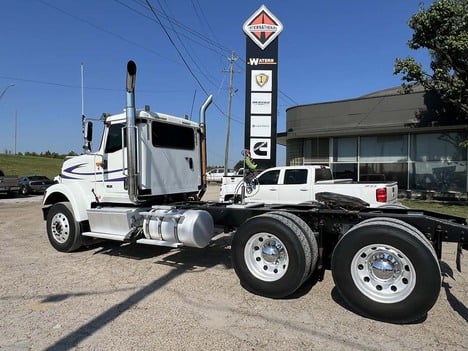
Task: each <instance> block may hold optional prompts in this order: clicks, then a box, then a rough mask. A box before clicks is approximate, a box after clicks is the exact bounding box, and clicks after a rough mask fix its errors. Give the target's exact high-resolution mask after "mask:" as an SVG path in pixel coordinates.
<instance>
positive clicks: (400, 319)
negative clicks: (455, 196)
mask: <svg viewBox="0 0 468 351" xmlns="http://www.w3.org/2000/svg"><path fill="white" fill-rule="evenodd" d="M398 222H401V221H398V220H391V219H390V220H389V219H386V218H383V219H382V218H381V219H377V218H376V219H372V220H368V221H364V222H362V223H360V224H358V225H356V226H354V227H353V228H351V229H350V230H349V231H348V232H347V233H346V234H345V235H344V236H343V237H342V238H341V239H340V240H339V242H338V243H337V245H336V246H335V249H334V251H333V256H332V264H331V266H332V274H333V279H334V281H335V285H336V287H337V289H338V291H339V293H340V295H341V296H342V297H343V299H344V300H345V301H346V302H347V304H348V305H349V306H350V307H351V308H352V309H353V310H355V311H356V312H357V313H359V314H361V315H363V316H366V317H370V318H374V319H377V320H381V321H385V322H391V323H409V322H413V321H416V320H418V319H420V318H422V317H424V316H425V315H426V313H427V312H428V311H429V310H430V309H431V308H432V306H433V305H434V304H435V302H436V300H437V298H438V296H439V292H440V286H441V273H440V267H439V263H438V260H437V257H436V256H435V253H434V249H433V248H432V247H431V246H430V244H429V243H428V241H427V239H426V238H425V237H423V235H422V233H418V230H417V229H416V228H414V227H412V226H410V225H408V224H406V223H405V224H404V225H403V224H401V223H398Z"/></svg>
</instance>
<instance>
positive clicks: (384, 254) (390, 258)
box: [351, 244, 416, 303]
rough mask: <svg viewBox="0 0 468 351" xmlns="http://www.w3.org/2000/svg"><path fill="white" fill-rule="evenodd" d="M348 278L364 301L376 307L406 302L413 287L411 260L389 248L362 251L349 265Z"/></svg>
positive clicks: (413, 271)
mask: <svg viewBox="0 0 468 351" xmlns="http://www.w3.org/2000/svg"><path fill="white" fill-rule="evenodd" d="M351 276H352V278H353V281H354V284H356V287H357V288H358V289H359V290H360V291H361V293H363V294H364V295H365V296H366V297H368V298H369V299H371V300H374V301H376V302H379V303H396V302H400V301H402V300H404V299H406V298H407V297H408V296H409V295H410V294H411V292H412V291H413V289H414V287H415V285H416V272H415V269H414V266H413V264H412V263H411V261H410V259H409V258H408V257H407V256H406V255H404V254H403V253H402V252H401V251H400V250H398V249H396V248H395V247H393V246H390V245H384V244H374V245H368V246H366V247H363V248H361V249H360V250H359V251H358V252H357V253H356V254H355V255H354V258H353V260H352V262H351Z"/></svg>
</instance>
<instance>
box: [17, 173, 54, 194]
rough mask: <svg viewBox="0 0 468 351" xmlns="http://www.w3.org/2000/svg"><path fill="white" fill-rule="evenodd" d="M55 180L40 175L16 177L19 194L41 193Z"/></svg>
mask: <svg viewBox="0 0 468 351" xmlns="http://www.w3.org/2000/svg"><path fill="white" fill-rule="evenodd" d="M54 183H55V182H54V181H53V180H52V179H49V178H47V177H46V176H42V175H25V176H21V177H19V178H18V184H19V186H20V193H21V195H29V194H33V193H37V194H42V193H43V192H44V191H45V190H46V189H47V188H48V187H49V186H51V185H52V184H54Z"/></svg>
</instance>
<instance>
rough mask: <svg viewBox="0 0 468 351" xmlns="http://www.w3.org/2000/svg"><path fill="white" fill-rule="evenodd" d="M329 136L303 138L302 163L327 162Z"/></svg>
mask: <svg viewBox="0 0 468 351" xmlns="http://www.w3.org/2000/svg"><path fill="white" fill-rule="evenodd" d="M329 154H330V138H310V139H306V140H304V164H317V163H328V162H329V158H330V156H329Z"/></svg>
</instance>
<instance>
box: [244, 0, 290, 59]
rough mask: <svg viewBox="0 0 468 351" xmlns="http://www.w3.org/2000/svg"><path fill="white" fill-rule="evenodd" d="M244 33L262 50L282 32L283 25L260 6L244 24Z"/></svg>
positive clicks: (264, 7) (263, 6)
mask: <svg viewBox="0 0 468 351" xmlns="http://www.w3.org/2000/svg"><path fill="white" fill-rule="evenodd" d="M243 29H244V33H245V34H246V35H247V36H248V37H249V38H250V39H252V41H253V42H254V43H255V44H256V45H257V46H258V47H259V48H260V49H262V50H264V49H265V48H266V47H267V46H268V45H269V44H270V43H271V42H272V41H273V40H275V38H276V37H277V36H278V35H279V34H280V33H281V31H282V30H283V24H282V23H281V22H280V21H279V20H278V18H276V16H275V15H273V14H272V13H271V12H270V10H268V9H267V8H266V6H265V5H262V6H261V7H260V8H259V9H258V10H257V11H255V12H254V13H253V15H252V16H250V17H249V19H248V20H247V21H246V22H245V23H244V26H243Z"/></svg>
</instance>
